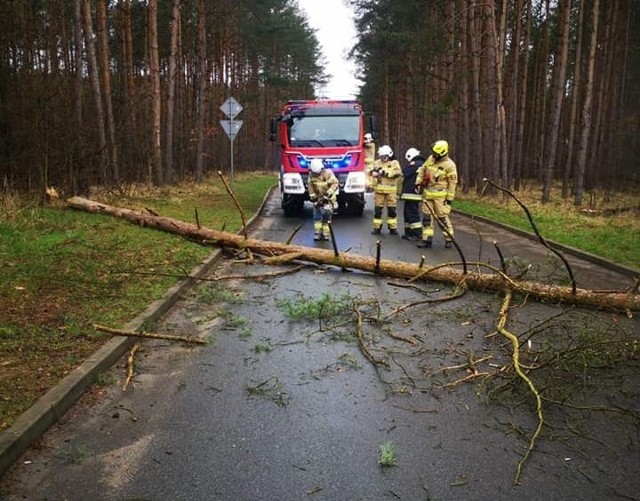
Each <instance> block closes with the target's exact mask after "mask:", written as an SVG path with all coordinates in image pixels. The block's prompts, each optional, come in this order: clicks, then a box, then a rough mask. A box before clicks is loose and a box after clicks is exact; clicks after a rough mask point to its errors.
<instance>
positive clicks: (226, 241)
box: [67, 197, 640, 312]
mask: <svg viewBox="0 0 640 501" xmlns="http://www.w3.org/2000/svg"><path fill="white" fill-rule="evenodd" d="M67 204H68V206H69V207H72V208H75V209H80V210H85V211H88V212H92V213H98V214H109V215H112V216H117V217H121V218H124V219H126V220H128V221H130V222H132V223H135V224H138V225H140V226H146V227H149V228H155V229H158V230H162V231H167V232H169V233H175V234H179V235H182V236H184V237H187V238H189V239H192V240H195V241H197V242H199V243H201V244H203V245H211V243H212V242H215V243H216V244H217V245H221V246H227V247H234V248H237V249H242V250H246V251H249V252H255V253H257V254H262V255H265V256H279V255H286V254H289V255H291V254H292V253H299V256H300V257H299V258H298V260H302V261H308V262H312V263H318V264H328V265H333V266H337V267H339V268H344V269H358V270H362V271H368V272H370V273H378V274H380V275H385V276H390V277H396V278H406V279H415V278H416V277H418V276H420V279H421V280H432V281H439V282H446V283H453V284H459V283H461V282H464V284H465V285H466V286H467V287H468V288H470V289H475V290H494V291H503V290H504V288H505V286H506V285H507V284H508V286H509V287H510V288H511V289H512V290H513V291H514V292H518V293H521V294H524V295H529V296H531V297H534V298H536V299H539V300H546V301H553V302H561V303H565V304H573V305H578V306H587V307H593V308H600V309H606V310H613V311H629V312H631V311H640V294H637V293H633V292H623V291H619V292H606V293H599V292H598V291H592V290H588V289H580V288H578V289H576V290H575V291H574V290H572V287H566V286H561V285H551V284H544V283H538V282H529V281H522V282H516V281H513V280H508V277H506V276H505V275H504V274H500V273H497V274H486V273H479V272H469V273H466V274H465V273H463V272H462V271H461V270H458V269H456V268H453V267H452V266H436V267H432V268H425V267H424V266H423V267H422V268H421V267H420V265H419V264H414V263H406V262H401V261H395V260H387V259H377V258H372V257H369V256H362V255H358V254H351V253H348V252H341V253H340V254H339V255H338V256H336V255H335V254H334V252H333V250H328V249H318V248H311V247H304V246H299V245H287V244H285V243H281V242H271V241H267V240H258V239H252V238H246V237H245V236H243V235H237V234H235V233H228V232H224V231H216V230H211V229H207V228H198V226H197V225H195V224H191V223H186V222H184V221H180V220H177V219H173V218H168V217H160V216H151V215H148V214H141V213H139V212H136V211H134V210H131V209H125V208H120V207H113V206H110V205H106V204H103V203H99V202H95V201H92V200H88V199H86V198H82V197H73V198H70V199H69V200H68V201H67Z"/></svg>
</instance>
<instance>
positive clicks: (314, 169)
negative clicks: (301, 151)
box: [309, 158, 324, 175]
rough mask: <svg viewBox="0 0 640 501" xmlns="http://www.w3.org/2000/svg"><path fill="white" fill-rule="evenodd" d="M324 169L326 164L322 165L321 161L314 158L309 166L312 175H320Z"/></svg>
mask: <svg viewBox="0 0 640 501" xmlns="http://www.w3.org/2000/svg"><path fill="white" fill-rule="evenodd" d="M322 169H324V163H322V160H321V159H319V158H314V159H312V160H311V163H310V164H309V170H310V171H311V173H312V174H316V175H318V174H320V173H321V172H322Z"/></svg>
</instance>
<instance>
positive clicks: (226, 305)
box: [0, 200, 640, 501]
mask: <svg viewBox="0 0 640 501" xmlns="http://www.w3.org/2000/svg"><path fill="white" fill-rule="evenodd" d="M371 217H372V212H371V208H370V207H367V210H366V211H365V215H364V217H362V218H356V217H344V218H341V217H340V216H337V217H336V218H335V220H334V230H335V234H336V241H337V243H338V245H339V248H340V249H341V250H346V249H349V251H350V252H357V253H361V254H365V255H371V256H373V255H375V252H376V239H377V238H378V237H376V236H373V235H371V234H370V229H371V228H370V218H371ZM300 224H303V227H302V228H301V229H300V231H298V232H297V233H296V235H295V238H294V243H297V244H303V245H321V246H327V247H330V245H331V244H330V243H314V242H313V240H312V234H313V230H312V221H311V212H310V211H309V212H308V213H306V214H305V217H304V218H301V219H287V218H284V217H283V216H282V211H281V210H280V208H279V207H278V203H277V201H276V200H269V201H268V203H267V204H266V206H265V207H264V209H263V211H262V214H261V217H260V219H259V221H258V224H257V225H256V227H255V230H254V235H255V236H256V237H259V238H265V239H270V240H277V241H284V240H286V239H287V238H289V236H290V235H291V234H292V232H293V230H294V228H295V227H297V226H298V225H300ZM454 225H455V227H456V240H457V241H458V243H459V245H460V247H461V248H462V249H463V252H464V253H465V257H466V259H467V260H468V261H469V262H470V263H472V262H475V261H482V262H491V263H493V264H497V263H498V258H497V253H496V250H495V247H494V245H493V242H494V241H496V242H498V244H499V247H500V249H501V251H502V253H503V255H504V256H505V257H506V258H507V260H508V261H509V262H510V263H511V266H513V268H512V269H513V270H516V269H521V270H524V269H525V268H527V266H528V265H529V264H531V267H530V269H529V272H528V274H527V277H528V278H529V279H536V280H547V281H556V282H557V281H566V273H565V272H564V270H563V268H562V266H560V265H559V263H558V260H557V259H556V258H554V257H553V256H552V255H550V253H549V251H548V250H546V249H544V248H542V246H540V245H539V244H538V243H536V242H532V241H530V240H527V239H524V238H521V237H518V236H514V235H512V234H509V233H507V232H506V231H505V230H502V229H496V228H494V227H491V226H487V225H484V224H480V223H477V222H474V221H471V220H468V219H466V218H462V217H460V216H454ZM379 238H380V240H381V241H382V257H383V258H385V259H398V260H403V261H418V260H420V259H421V258H422V256H424V257H425V259H426V262H427V263H428V264H437V263H442V262H453V261H459V256H458V254H457V252H456V251H455V250H447V249H444V248H443V242H442V239H441V237H440V236H438V237H437V238H436V246H435V247H434V248H433V249H430V250H426V251H425V250H424V249H418V248H417V247H416V245H415V243H412V242H407V241H404V240H401V239H400V238H399V237H397V236H391V235H388V234H383V235H382V236H381V237H379ZM241 257H242V256H237V257H236V258H234V259H225V260H222V261H221V262H220V264H219V266H218V267H217V268H216V270H215V272H214V275H213V276H212V278H215V280H213V281H206V282H203V283H202V284H201V285H200V286H199V287H198V288H197V289H195V290H194V291H193V292H192V293H190V294H189V295H188V296H185V297H184V298H183V299H182V300H181V301H180V302H179V303H178V305H177V306H176V307H174V308H173V309H172V310H171V312H169V314H167V315H166V316H165V317H164V318H163V320H162V322H160V324H159V325H158V326H157V330H158V331H161V332H169V333H174V334H183V335H184V334H188V335H197V336H200V337H208V338H210V339H211V343H209V344H208V345H206V346H204V347H203V346H195V347H194V346H183V345H176V344H175V343H170V342H167V341H154V342H150V343H145V344H144V345H143V347H142V349H141V350H140V352H139V353H138V355H137V356H136V375H135V377H134V379H133V382H132V383H131V385H130V386H129V387H128V389H127V391H123V390H122V381H123V379H124V376H125V373H126V360H123V361H122V362H121V363H119V364H118V365H117V366H116V367H114V368H113V370H112V371H111V372H110V373H109V376H110V378H111V379H110V380H111V381H112V383H111V384H106V385H104V386H100V387H96V388H94V390H93V391H92V392H90V393H89V394H88V395H86V396H85V397H84V398H83V399H82V400H81V402H80V403H79V404H78V405H77V406H75V407H74V409H73V410H72V411H70V412H68V413H67V415H65V416H64V417H63V419H62V421H61V423H60V424H59V425H58V426H56V427H54V429H52V430H51V431H50V432H49V433H48V434H47V435H46V436H45V437H44V438H43V440H42V441H41V442H40V443H39V445H38V447H35V448H32V449H31V450H30V451H29V452H28V453H27V454H26V455H25V456H24V457H23V458H22V459H21V460H20V462H19V464H18V466H17V467H16V468H15V469H14V470H13V471H12V472H10V474H8V475H7V476H6V477H5V478H4V479H3V481H2V484H1V487H0V497H1V498H2V499H7V500H18V499H29V500H31V499H33V500H38V499H42V500H87V499H91V500H134V499H136V500H234V501H236V500H302V499H304V500H307V499H309V500H385V499H402V500H426V499H432V500H485V499H486V500H489V499H491V500H511V499H527V500H530V499H544V500H572V499H575V500H579V499H580V500H585V499H586V500H602V499H640V494H639V493H640V478H639V477H638V475H637V472H638V468H639V467H640V420H639V419H638V412H639V411H640V409H638V402H639V401H640V399H639V398H638V397H640V395H639V393H640V371H638V368H640V367H639V365H640V355H639V353H638V347H637V345H635V344H631V345H629V347H628V353H629V356H628V357H622V359H620V358H615V359H611V360H615V365H614V364H612V363H611V362H610V361H609V364H608V365H607V364H605V365H604V367H600V368H599V369H594V370H587V369H586V368H585V367H586V362H587V360H586V359H584V360H582V361H577V362H576V360H575V357H567V358H566V361H565V362H563V363H566V366H564V367H560V368H559V369H558V370H557V371H555V372H544V371H543V370H542V368H541V369H540V370H539V371H533V372H532V374H533V375H534V376H535V377H533V376H532V378H533V379H534V380H535V382H536V384H538V385H540V386H539V387H540V388H543V390H544V392H545V395H547V396H549V397H552V396H553V397H555V398H559V395H562V396H564V399H565V400H564V401H565V402H567V403H570V404H572V405H571V406H560V405H556V404H553V403H551V402H545V404H544V416H545V425H544V426H543V428H542V433H541V435H540V437H538V440H537V441H536V443H535V447H534V448H533V451H532V452H531V454H530V455H529V457H528V458H527V460H526V461H525V462H524V463H523V466H522V469H521V472H520V475H519V476H518V477H517V478H518V480H519V482H518V484H517V485H516V484H515V483H514V480H515V478H516V476H517V471H518V463H519V462H520V461H522V460H523V458H524V457H525V455H526V452H527V448H528V445H529V443H530V439H531V436H532V434H533V432H534V430H535V428H536V426H537V423H538V421H537V418H536V412H535V399H534V398H533V395H532V394H531V393H530V392H529V391H527V388H526V385H524V383H523V382H522V381H520V380H518V379H517V378H514V377H513V376H510V375H509V371H505V370H504V368H505V367H508V366H509V365H510V361H511V359H510V353H509V350H508V343H507V342H506V341H505V339H504V338H501V336H499V335H495V325H496V322H497V314H498V311H499V308H500V305H501V301H502V299H501V297H500V296H499V295H498V294H495V293H493V292H491V293H483V292H468V293H466V294H465V295H464V296H462V297H460V298H458V299H455V300H451V301H444V302H437V301H434V302H433V303H430V304H422V305H419V306H414V307H411V308H407V309H406V310H403V311H402V312H398V313H397V314H396V315H392V316H390V317H388V318H387V317H386V316H387V315H388V314H389V313H391V312H393V311H394V309H396V308H400V307H403V306H406V305H408V304H410V303H415V302H419V301H424V300H425V298H427V299H430V300H437V299H438V298H444V297H447V296H449V295H451V294H453V293H454V288H453V287H452V286H449V285H443V284H436V283H421V284H418V285H419V288H420V290H417V288H415V287H407V284H406V283H398V282H397V281H389V280H388V279H386V278H384V277H373V276H370V275H368V274H366V273H360V272H346V271H342V270H338V269H334V268H331V267H315V266H313V267H303V268H302V269H294V265H292V266H290V267H287V268H286V269H287V270H288V271H291V273H289V274H281V275H277V276H275V275H272V274H273V273H275V272H278V271H283V268H275V269H274V268H273V267H267V266H264V265H261V264H259V263H257V262H255V263H254V264H248V263H247V262H242V261H241V259H238V258H241ZM569 260H570V262H571V265H572V269H573V271H574V274H575V276H576V279H577V281H578V286H579V287H585V288H603V289H610V288H623V287H625V286H626V285H629V284H630V283H631V279H630V278H629V277H626V276H624V275H621V274H618V273H616V272H613V271H610V270H607V269H604V268H602V267H599V266H594V265H593V264H591V263H588V262H585V261H583V260H580V259H577V258H569ZM249 276H250V277H253V278H251V279H249V278H246V277H249ZM242 277H244V278H242ZM323 296H328V297H331V298H332V301H333V302H335V303H339V304H340V305H341V309H340V311H338V312H336V313H335V314H334V315H333V316H331V317H330V318H327V317H326V316H325V315H322V314H320V315H319V314H317V313H316V314H315V316H313V315H311V317H310V318H309V317H304V318H302V319H298V320H296V319H294V318H292V317H291V312H292V311H293V307H294V306H299V307H304V306H309V305H310V304H318V302H319V301H320V300H321V299H322V298H323ZM354 309H355V310H354ZM354 311H358V312H359V314H360V315H361V318H362V319H363V323H362V331H361V335H362V345H364V346H366V349H365V350H363V349H362V348H361V343H360V342H359V341H358V336H357V334H358V330H357V328H356V322H355V321H354V316H355V313H354ZM508 325H509V328H510V329H511V330H512V331H513V332H514V333H516V334H518V335H521V336H526V337H527V338H528V339H531V340H532V345H531V350H530V352H529V351H526V350H523V363H531V364H532V365H534V364H535V363H536V360H537V359H536V358H535V357H536V353H537V352H538V350H540V353H542V350H543V349H548V348H549V346H551V345H552V344H553V343H554V342H559V341H557V340H558V339H563V340H567V341H566V343H567V344H566V346H564V348H565V349H566V350H571V349H573V350H575V349H576V346H578V345H579V342H594V343H595V342H596V341H598V342H602V341H603V337H602V336H607V340H608V339H609V337H610V336H618V337H624V339H626V340H628V341H629V343H633V339H637V338H638V337H639V336H640V324H639V322H638V320H637V319H635V318H634V319H629V318H626V316H624V315H618V314H612V313H602V312H595V311H585V310H580V309H577V308H562V307H560V306H556V305H547V304H541V303H536V302H532V301H528V300H526V299H524V298H518V299H517V302H516V303H515V305H514V307H513V309H512V312H511V316H510V319H509V324H508ZM594 333H598V336H599V337H597V338H593V339H592V338H590V337H589V336H594V335H595V334H594ZM521 339H524V337H522V338H521ZM554 340H556V341H554ZM563 342H564V341H563ZM559 343H561V342H559ZM612 351H613V350H612ZM577 353H579V354H580V356H581V357H586V354H587V352H582V351H578V352H577ZM366 355H369V356H370V357H371V358H372V359H373V361H371V360H369V359H367V357H366ZM591 355H592V356H594V355H593V354H591ZM526 356H528V357H530V358H526ZM605 362H606V360H605ZM572 364H574V365H572ZM576 367H582V368H583V370H582V372H576ZM578 407H580V409H578ZM587 407H590V408H595V407H599V408H606V410H603V411H587V410H586V408H587ZM634 411H635V412H636V414H635V415H634V414H633V412H634ZM389 442H391V443H392V444H393V446H394V448H395V463H396V464H395V466H382V465H380V464H379V463H378V460H379V451H380V447H381V446H382V445H383V444H386V443H389Z"/></svg>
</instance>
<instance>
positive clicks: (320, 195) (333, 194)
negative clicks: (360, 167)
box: [308, 158, 340, 240]
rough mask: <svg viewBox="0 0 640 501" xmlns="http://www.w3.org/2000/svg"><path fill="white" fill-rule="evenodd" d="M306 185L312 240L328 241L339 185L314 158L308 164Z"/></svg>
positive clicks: (333, 175)
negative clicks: (310, 205) (311, 210)
mask: <svg viewBox="0 0 640 501" xmlns="http://www.w3.org/2000/svg"><path fill="white" fill-rule="evenodd" d="M308 183H309V199H310V200H311V202H312V203H313V239H314V240H329V237H330V236H331V230H330V229H329V225H330V224H331V217H332V215H333V205H334V204H335V202H336V199H337V196H338V190H339V189H340V183H339V182H338V178H337V177H336V176H335V174H334V173H333V172H332V171H331V170H330V169H325V167H324V163H323V161H322V160H321V159H320V158H314V159H313V160H311V163H310V164H309V178H308Z"/></svg>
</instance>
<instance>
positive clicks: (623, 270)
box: [453, 209, 640, 278]
mask: <svg viewBox="0 0 640 501" xmlns="http://www.w3.org/2000/svg"><path fill="white" fill-rule="evenodd" d="M453 213H454V214H456V215H459V216H463V217H466V218H467V219H471V220H476V221H480V222H482V223H486V224H490V225H491V226H496V227H498V228H503V229H505V230H507V231H509V232H511V233H515V234H516V235H519V236H522V237H525V238H528V239H529V240H534V241H536V242H539V239H538V237H537V236H536V235H535V234H533V233H529V232H527V231H524V230H521V229H519V228H514V227H513V226H509V225H507V224H504V223H499V222H496V221H491V220H490V219H487V218H485V217H482V216H476V215H473V214H469V213H467V212H462V211H459V210H457V209H454V210H453ZM545 240H546V242H547V243H548V244H549V245H550V246H551V247H553V248H554V249H556V250H559V251H562V252H565V253H567V254H571V255H572V256H575V257H578V258H580V259H584V260H585V261H589V262H590V263H593V264H597V265H598V266H601V267H603V268H605V269H608V270H611V271H615V272H617V273H620V274H621V275H624V276H627V277H630V278H635V277H640V270H638V269H634V268H629V267H628V266H624V265H621V264H618V263H613V262H611V261H607V260H606V259H604V258H601V257H600V256H596V255H595V254H590V253H589V252H584V251H582V250H580V249H576V248H574V247H570V246H568V245H564V244H560V243H558V242H554V241H552V240H547V239H545ZM540 245H542V244H540Z"/></svg>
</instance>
